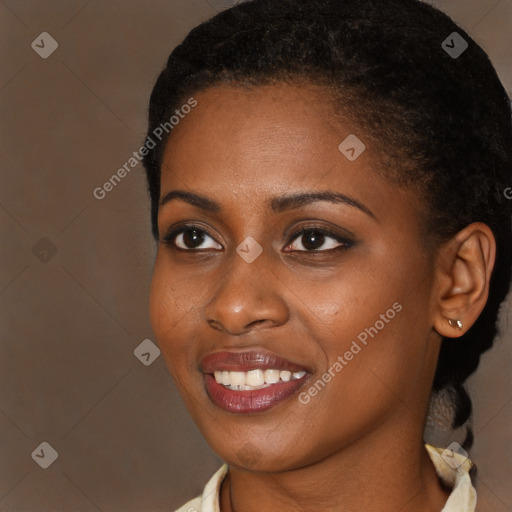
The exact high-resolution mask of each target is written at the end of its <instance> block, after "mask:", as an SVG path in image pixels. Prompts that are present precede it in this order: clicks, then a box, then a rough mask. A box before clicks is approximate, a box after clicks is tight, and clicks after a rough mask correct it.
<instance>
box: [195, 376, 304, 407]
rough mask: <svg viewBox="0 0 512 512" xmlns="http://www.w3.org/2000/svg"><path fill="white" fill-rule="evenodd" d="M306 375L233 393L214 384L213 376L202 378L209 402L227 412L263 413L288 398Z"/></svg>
mask: <svg viewBox="0 0 512 512" xmlns="http://www.w3.org/2000/svg"><path fill="white" fill-rule="evenodd" d="M306 377H307V374H306V375H305V376H304V377H302V378H300V379H296V380H290V381H288V382H278V383H276V384H272V385H271V386H268V387H266V388H262V389H255V390H254V391H250V390H247V391H235V390H232V389H229V388H227V387H226V386H223V385H222V384H219V383H218V382H216V380H215V378H214V377H213V375H210V374H206V375H205V376H204V380H205V386H206V391H207V392H208V396H209V397H210V399H211V401H212V402H213V403H214V404H215V405H217V406H218V407H220V408H221V409H224V410H225V411H228V412H236V413H251V412H263V411H267V410H268V409H270V408H272V407H275V406H276V405H277V404H279V403H281V402H283V401H284V400H286V399H288V398H290V397H291V396H292V395H293V394H294V393H295V392H296V391H297V390H298V389H299V388H300V387H302V385H303V384H304V382H305V380H306Z"/></svg>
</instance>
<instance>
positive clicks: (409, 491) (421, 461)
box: [220, 425, 449, 512]
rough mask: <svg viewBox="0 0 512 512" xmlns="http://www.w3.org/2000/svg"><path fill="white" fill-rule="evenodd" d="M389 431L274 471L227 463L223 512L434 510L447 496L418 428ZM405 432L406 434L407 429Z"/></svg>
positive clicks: (438, 508)
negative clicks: (251, 470) (301, 465)
mask: <svg viewBox="0 0 512 512" xmlns="http://www.w3.org/2000/svg"><path fill="white" fill-rule="evenodd" d="M398 432H399V434H401V435H397V430H396V429H394V430H393V435H392V436H389V435H384V434H385V433H382V432H379V433H374V434H373V435H372V436H373V437H372V438H371V439H369V438H368V437H365V438H364V439H363V440H360V441H355V442H353V443H351V444H350V445H349V446H346V447H345V448H343V449H342V450H340V451H339V452H337V453H335V454H332V455H330V456H329V457H328V458H325V459H323V460H321V461H317V462H315V463H313V464H310V465H307V466H304V467H300V468H298V469H294V470H290V471H283V472H277V473H268V472H249V471H246V470H243V469H239V468H235V467H230V470H229V473H228V475H227V477H226V479H225V480H224V482H223V485H222V488H221V495H220V504H221V511H222V512H240V511H242V510H243V511H244V512H251V511H256V510H257V511H260V510H280V511H282V512H288V511H292V510H293V511H296V510H324V511H326V512H348V511H354V510H379V511H381V512H396V511H397V510H415V511H416V512H438V511H439V510H441V509H442V508H443V506H444V504H445V503H446V500H447V499H448V496H449V492H448V491H447V490H446V489H444V488H443V486H442V484H441V482H440V481H439V479H438V477H437V474H436V472H435V468H434V466H433V464H432V462H431V460H430V457H429V455H428V453H427V451H426V449H425V447H424V445H423V443H422V442H418V441H417V440H418V439H421V437H419V436H418V432H416V431H415V432H413V433H412V435H411V433H410V432H411V430H410V425H409V429H405V430H398ZM408 432H409V433H408Z"/></svg>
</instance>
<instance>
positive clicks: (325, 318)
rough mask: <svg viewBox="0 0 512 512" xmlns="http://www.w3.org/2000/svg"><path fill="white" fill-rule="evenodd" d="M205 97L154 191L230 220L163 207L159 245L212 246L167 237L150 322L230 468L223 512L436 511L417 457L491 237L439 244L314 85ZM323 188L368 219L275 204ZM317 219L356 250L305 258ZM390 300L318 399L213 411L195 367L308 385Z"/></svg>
mask: <svg viewBox="0 0 512 512" xmlns="http://www.w3.org/2000/svg"><path fill="white" fill-rule="evenodd" d="M194 97H195V98H196V99H197V101H198V105H197V106H196V107H195V108H194V109H193V110H192V112H191V113H190V114H188V115H187V116H186V118H185V119H183V120H181V121H180V123H179V125H177V126H176V127H175V128H174V130H173V132H172V135H171V136H170V138H169V140H168V143H167V145H166V149H165V154H164V159H163V165H162V178H161V197H164V196H165V195H166V194H167V193H168V192H170V191H172V190H182V191H187V192H193V193H196V194H200V195H202V196H206V197H208V198H210V199H211V200H214V201H216V202H217V203H219V205H220V206H221V210H220V211H219V212H216V213H212V212H206V211H203V210H201V209H200V208H198V207H197V206H194V205H192V204H189V203H188V202H186V201H184V200H181V199H174V200H172V201H169V202H167V203H166V204H164V205H163V206H162V207H161V208H160V212H159V218H158V226H159V231H160V235H161V238H162V237H163V236H164V235H165V233H166V232H168V230H169V229H170V228H172V227H173V226H178V225H182V224H183V223H192V224H194V225H196V226H198V227H199V228H200V229H203V230H205V231H206V235H205V239H204V242H203V243H202V245H200V246H199V249H201V250H197V249H195V252H194V249H188V252H187V250H186V249H182V250H181V251H180V250H179V249H177V248H175V247H174V246H173V245H172V243H170V244H165V243H163V242H162V241H160V243H159V248H158V253H157V257H156V262H155V267H154V275H153V281H152V285H151V297H150V317H151V323H152V327H153V330H154V334H155V337H156V339H157V340H158V342H159V345H160V347H161V350H162V354H163V356H164V358H165V361H166V363H167V365H168V367H169V369H170V372H171V374H172V376H173V378H174V380H175V383H176V386H177V388H178V390H179V391H180V393H181V395H182V397H183V400H184V402H185V404H186V406H187V408H188V410H189V411H190V413H191V415H192V417H193V418H194V420H195V422H196V424H197V425H198V427H199V429H200V430H201V432H202V434H203V435H204V437H205V438H206V440H207V441H208V443H209V444H210V445H211V447H212V449H213V450H214V451H215V452H216V453H217V454H218V455H219V456H220V457H221V458H222V459H223V460H224V461H226V462H227V463H228V464H230V470H229V474H228V477H227V478H226V479H225V480H224V483H223V485H222V488H221V496H220V504H221V510H222V511H223V512H228V511H241V510H244V511H248V512H250V511H253V510H258V511H260V510H282V511H288V510H290V511H291V510H294V511H296V510H313V509H315V510H326V511H341V512H346V511H354V510H368V511H370V510H379V512H386V511H394V512H396V511H397V510H404V511H406V510H415V511H419V512H423V511H439V510H441V509H442V507H443V506H444V504H445V502H446V499H447V497H448V495H449V491H448V490H447V489H444V488H443V486H442V485H441V483H440V481H439V479H438V478H437V475H436V473H435V470H434V467H433V465H432V463H431V461H430V458H429V456H428V454H427V452H426V450H425V448H424V445H423V441H422V434H423V429H424V421H425V414H426V409H427V405H428V399H429V395H430V390H431V385H432V380H433V375H434V372H435V367H436V362H437V357H438V353H439V348H440V343H441V336H452V337H456V336H459V335H462V334H463V333H464V332H465V331H466V330H467V329H468V328H469V327H470V326H471V325H472V323H473V322H474V321H475V320H476V318H477V317H478V314H479V313H480V312H481V310H482V308H483V306H484V305H485V301H486V299H487V294H488V284H489V279H490V274H491V271H492V266H493V264H494V257H495V242H494V238H493V235H492V232H491V231H490V229H489V228H488V227H487V226H485V225H483V224H477V223H475V224H471V225H470V226H468V227H466V228H465V229H464V230H462V231H461V232H460V233H458V234H457V235H456V236H455V237H454V238H453V239H451V240H449V241H448V242H445V243H444V244H443V245H442V246H441V247H438V248H434V247H429V244H427V243H425V239H424V237H423V235H422V230H421V227H422V225H423V224H422V219H423V216H424V213H423V204H422V202H421V199H420V197H421V196H420V195H419V194H418V193H417V192H416V191H413V190H404V189H401V188H398V187H397V186H396V185H393V184H392V183H391V182H389V181H387V180H386V179H385V178H383V177H382V176H381V175H380V174H379V173H378V172H375V171H376V170H378V165H379V163H378V162H379V159H378V154H376V153H375V152H374V150H373V148H372V147H371V144H367V147H366V150H365V151H364V152H363V153H362V154H361V155H360V156H359V157H358V158H357V159H356V160H355V161H352V162H351V161H349V160H348V159H347V158H345V157H344V156H343V155H342V154H341V153H340V151H339V150H338V145H339V144H340V142H341V141H343V140H344V139H345V138H346V137H347V136H348V135H349V134H352V133H353V134H356V135H357V136H358V137H359V139H361V140H362V141H363V142H364V141H365V134H364V133H360V132H359V131H358V129H357V126H356V125H355V124H351V123H350V122H349V121H341V120H339V119H338V120H337V121H336V122H334V121H333V118H332V115H331V114H330V107H329V105H328V102H326V101H325V99H324V98H325V92H323V91H322V90H321V89H318V88H315V87H313V86H301V87H296V86H292V85H285V84H279V85H272V86H264V87H263V86H262V87H257V88H252V89H242V88H234V87H230V86H219V87H215V88H210V89H207V90H205V91H202V92H201V93H199V94H196V95H194ZM326 190H329V191H335V192H338V193H341V194H345V195H347V196H350V197H351V198H353V199H356V200H357V201H358V202H360V203H362V204H363V205H364V206H365V207H366V208H367V209H369V210H370V211H371V212H372V215H369V214H368V213H365V212H364V211H361V210H360V209H358V208H356V207H354V206H350V205H347V204H343V203H333V202H327V201H320V202H314V203H311V204H307V205H303V206H301V207H300V208H295V209H289V210H285V211H282V212H277V213H276V212H273V211H272V210H271V209H270V207H269V201H270V199H271V198H274V197H276V196H280V195H283V194H291V193H303V192H319V191H326ZM312 224H314V226H315V227H324V228H330V229H331V230H334V232H335V233H336V234H339V235H340V236H345V237H347V238H349V240H351V241H352V242H353V244H352V245H345V246H344V248H343V249H341V250H325V249H328V248H332V247H338V246H340V244H339V242H337V241H336V240H334V239H332V238H330V237H326V238H325V239H324V242H321V241H320V242H318V244H317V246H315V247H316V248H317V251H316V253H314V254H312V253H311V252H307V251H305V250H304V248H305V245H304V244H307V242H308V240H309V239H307V238H306V239H305V237H303V236H297V237H294V238H291V235H293V234H294V233H295V232H296V231H299V230H300V228H302V227H310V226H311V225H312ZM348 233H350V235H349V234H348ZM189 234H190V233H189ZM248 236H251V237H253V238H254V239H255V240H256V241H257V242H258V243H259V244H260V246H261V247H262V249H263V252H262V254H261V255H260V256H259V257H258V258H257V259H256V260H255V261H254V262H252V263H250V264H249V263H247V262H246V261H244V260H243V259H242V258H241V257H240V256H239V255H238V254H237V253H236V248H237V247H238V246H239V245H240V244H241V243H242V241H243V240H244V239H245V238H246V237H248ZM180 241H181V243H183V238H182V237H178V238H177V239H176V238H175V242H176V243H179V242H180ZM309 241H310V240H309ZM301 242H302V244H303V245H301ZM189 243H190V240H189ZM395 302H398V303H400V304H401V305H402V310H401V311H400V312H399V313H397V314H396V316H395V318H393V319H392V320H390V321H389V322H388V323H386V324H385V327H384V328H383V329H381V330H380V331H379V333H378V335H377V336H375V338H373V339H372V338H369V341H368V344H367V345H366V346H364V348H363V349H362V350H361V352H359V353H358V354H357V356H355V357H354V358H353V359H352V360H351V361H350V362H349V363H348V364H347V365H346V366H345V367H344V368H343V370H342V371H341V372H339V373H338V374H336V377H335V378H333V379H332V380H331V381H330V382H329V383H328V384H327V385H326V386H325V388H324V389H322V391H321V392H319V393H318V394H317V395H316V396H315V397H312V398H311V401H310V402H309V403H308V404H305V405H304V404H301V403H300V402H299V401H298V400H297V396H296V395H295V396H293V397H292V398H290V399H288V400H286V401H285V402H282V403H281V404H279V405H278V406H276V407H274V408H272V409H270V410H268V411H265V412H260V413H253V414H234V413H230V412H226V411H224V410H221V409H220V408H218V407H217V406H215V405H214V404H213V403H212V402H211V401H210V399H209V397H208V395H207V393H206V390H205V387H204V381H203V375H202V373H201V372H200V367H199V364H200V361H201V359H202V358H203V357H204V356H206V355H207V354H210V353H212V352H216V351H221V350H233V351H243V350H248V349H266V350H270V351H273V352H275V353H276V354H278V355H279V356H282V357H284V358H286V359H289V360H291V361H293V362H295V363H298V364H301V365H303V366H305V367H308V368H309V369H310V371H311V375H310V376H309V384H306V386H305V389H306V390H307V389H308V387H309V386H310V385H311V383H314V382H315V381H316V380H317V379H318V378H321V376H322V374H324V373H325V372H326V371H328V369H329V368H330V367H332V366H333V364H334V362H335V361H336V360H337V358H338V356H340V355H343V354H344V353H345V352H346V351H347V350H348V349H349V347H350V345H351V343H352V340H354V339H356V338H357V335H358V334H359V333H361V332H362V331H364V329H365V328H368V327H370V326H374V325H375V322H376V321H377V320H379V318H381V317H380V315H381V314H384V313H386V311H387V310H388V309H390V308H391V307H392V305H393V304H394V303H395ZM448 318H455V319H460V320H462V321H463V323H464V329H463V330H462V331H457V330H455V329H454V328H453V327H450V326H449V324H448V321H447V319H448ZM302 390H303V389H301V391H302ZM369 482H371V484H369Z"/></svg>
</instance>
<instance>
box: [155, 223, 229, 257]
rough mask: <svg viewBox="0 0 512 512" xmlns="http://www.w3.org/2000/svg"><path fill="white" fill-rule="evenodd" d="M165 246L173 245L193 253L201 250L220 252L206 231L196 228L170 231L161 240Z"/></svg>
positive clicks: (217, 245)
mask: <svg viewBox="0 0 512 512" xmlns="http://www.w3.org/2000/svg"><path fill="white" fill-rule="evenodd" d="M162 241H163V243H164V244H165V245H173V246H175V247H177V248H178V249H181V250H184V251H194V250H203V249H215V250H222V246H221V245H220V244H218V243H217V242H216V241H215V240H214V239H213V238H212V237H211V236H210V235H208V233H206V231H204V230H203V229H200V228H198V227H197V226H185V227H181V228H179V229H177V230H174V231H171V232H170V233H168V234H167V235H165V237H164V238H163V240H162Z"/></svg>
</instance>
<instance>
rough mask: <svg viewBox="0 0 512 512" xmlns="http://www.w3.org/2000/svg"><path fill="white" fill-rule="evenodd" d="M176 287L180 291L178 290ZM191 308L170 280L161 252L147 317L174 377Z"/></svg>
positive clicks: (156, 264)
mask: <svg viewBox="0 0 512 512" xmlns="http://www.w3.org/2000/svg"><path fill="white" fill-rule="evenodd" d="M178 290H179V292H178ZM192 311H193V308H192V303H191V302H190V301H188V300H187V293H186V290H184V289H183V287H182V286H180V283H179V282H175V281H174V279H173V273H172V272H171V271H170V269H169V268H168V266H167V265H165V262H164V261H163V258H162V257H161V255H159V256H157V259H156V262H155V266H154V270H153V278H152V280H151V288H150V295H149V316H150V323H151V327H152V329H153V333H154V335H155V337H156V340H157V341H158V345H159V347H160V349H161V351H162V355H163V356H164V359H165V361H166V363H167V366H168V368H169V370H170V371H171V373H172V374H173V376H175V371H174V368H181V367H183V365H181V364H177V360H178V359H179V358H181V357H182V356H183V354H184V352H183V350H182V348H183V347H182V346H181V345H182V344H183V343H184V341H183V340H186V339H187V333H186V327H187V321H186V320H187V316H189V315H191V314H192Z"/></svg>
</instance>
